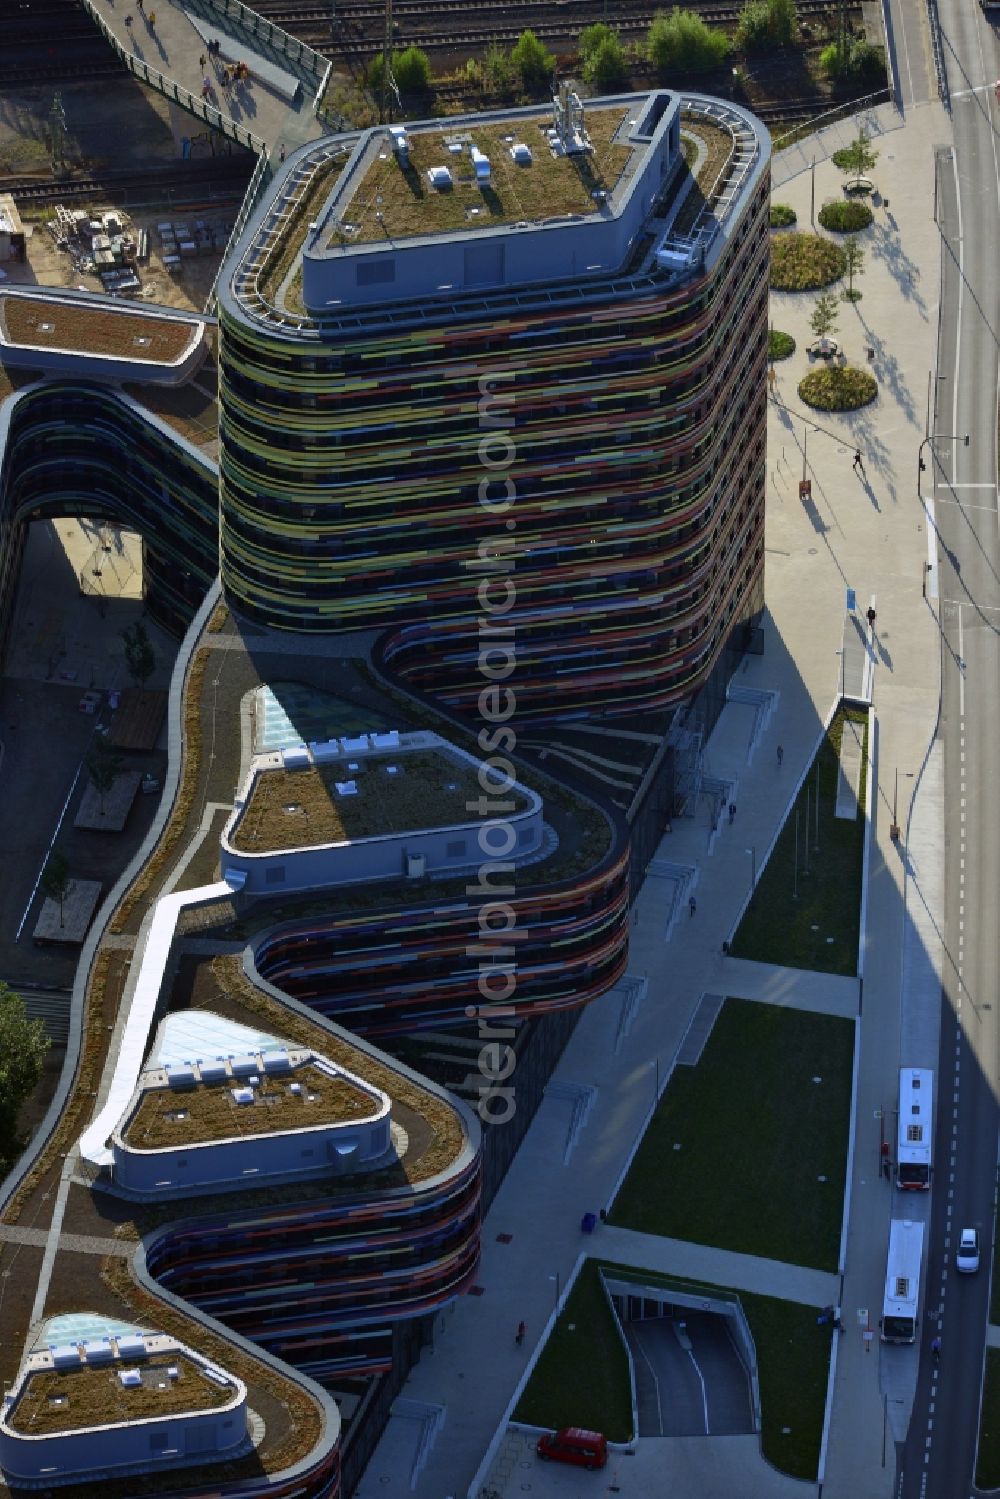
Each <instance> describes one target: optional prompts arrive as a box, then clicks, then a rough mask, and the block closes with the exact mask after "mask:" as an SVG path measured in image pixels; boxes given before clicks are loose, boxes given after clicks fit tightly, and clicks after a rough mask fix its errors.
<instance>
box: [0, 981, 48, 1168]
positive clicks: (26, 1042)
mask: <svg viewBox="0 0 1000 1499" xmlns="http://www.w3.org/2000/svg"><path fill="white" fill-rule="evenodd" d="M50 1045H51V1042H50V1040H49V1038H48V1036H47V1035H46V1034H45V1026H44V1025H43V1023H42V1021H40V1020H29V1019H28V1017H27V1015H26V1014H25V1012H24V1000H23V999H22V998H21V996H20V995H19V994H15V992H14V990H13V989H11V988H9V987H8V986H7V985H6V984H5V983H4V982H3V981H2V980H0V1170H2V1171H3V1173H4V1174H6V1172H7V1171H8V1170H9V1168H10V1167H11V1166H12V1165H13V1164H14V1161H15V1159H16V1156H17V1148H18V1145H19V1140H18V1135H17V1116H18V1112H19V1110H20V1108H21V1105H22V1104H23V1103H24V1100H25V1099H26V1098H27V1097H28V1094H29V1093H30V1092H31V1090H32V1088H34V1086H35V1084H36V1083H37V1082H38V1079H39V1078H40V1077H41V1075H42V1062H43V1061H44V1060H45V1053H46V1052H47V1051H48V1049H49V1046H50Z"/></svg>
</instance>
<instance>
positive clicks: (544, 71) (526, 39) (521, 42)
mask: <svg viewBox="0 0 1000 1499" xmlns="http://www.w3.org/2000/svg"><path fill="white" fill-rule="evenodd" d="M510 60H511V63H512V65H513V68H514V71H515V73H517V75H518V77H519V78H520V80H521V82H522V83H523V84H524V86H525V88H532V87H533V86H536V85H538V84H540V83H544V82H545V80H546V79H547V78H551V77H552V74H553V71H554V70H555V65H556V60H555V58H554V57H553V56H552V53H551V52H550V51H549V49H548V48H547V47H546V46H545V45H544V43H542V42H540V41H539V40H538V38H537V36H536V35H535V33H534V32H533V31H531V30H528V31H522V32H521V35H520V36H519V37H518V39H517V41H516V42H515V43H514V46H513V47H512V48H511V53H510Z"/></svg>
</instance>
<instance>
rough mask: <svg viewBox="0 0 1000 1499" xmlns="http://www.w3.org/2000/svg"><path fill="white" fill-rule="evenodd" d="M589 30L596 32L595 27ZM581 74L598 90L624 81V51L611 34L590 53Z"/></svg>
mask: <svg viewBox="0 0 1000 1499" xmlns="http://www.w3.org/2000/svg"><path fill="white" fill-rule="evenodd" d="M589 29H590V30H591V31H596V30H597V27H596V26H592V27H590V28H589ZM582 72H583V76H584V78H585V79H586V80H587V82H588V83H591V84H593V85H594V87H595V88H599V89H607V88H614V87H615V86H616V85H617V84H619V83H621V82H622V81H623V80H624V78H625V76H626V74H627V72H628V65H627V63H626V61H625V49H624V47H623V46H622V44H621V42H620V41H619V40H618V38H617V37H616V36H615V35H614V33H613V32H612V34H611V35H610V36H606V37H605V38H604V39H603V41H601V42H599V43H598V44H597V46H596V47H595V48H594V49H593V51H591V53H590V54H589V56H588V57H587V59H586V61H585V62H584V64H583V68H582Z"/></svg>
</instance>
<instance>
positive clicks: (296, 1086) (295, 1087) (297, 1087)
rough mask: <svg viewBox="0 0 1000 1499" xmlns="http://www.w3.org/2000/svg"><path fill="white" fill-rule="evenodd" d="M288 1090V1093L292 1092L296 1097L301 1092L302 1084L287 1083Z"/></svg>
mask: <svg viewBox="0 0 1000 1499" xmlns="http://www.w3.org/2000/svg"><path fill="white" fill-rule="evenodd" d="M288 1091H289V1093H294V1094H295V1095H296V1097H298V1095H299V1094H300V1093H301V1092H302V1084H301V1083H289V1084H288Z"/></svg>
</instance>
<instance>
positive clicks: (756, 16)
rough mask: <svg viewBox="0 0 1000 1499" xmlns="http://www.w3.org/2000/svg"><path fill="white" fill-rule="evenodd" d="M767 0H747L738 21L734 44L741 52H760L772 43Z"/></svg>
mask: <svg viewBox="0 0 1000 1499" xmlns="http://www.w3.org/2000/svg"><path fill="white" fill-rule="evenodd" d="M770 41H771V36H770V30H769V27H768V14H767V0H747V3H746V5H744V7H743V9H742V10H741V11H740V18H739V20H738V21H737V23H736V32H735V34H734V36H733V44H734V46H735V47H736V48H737V50H738V51H740V52H759V51H762V50H763V49H764V48H765V47H767V46H768V45H769V44H770Z"/></svg>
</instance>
